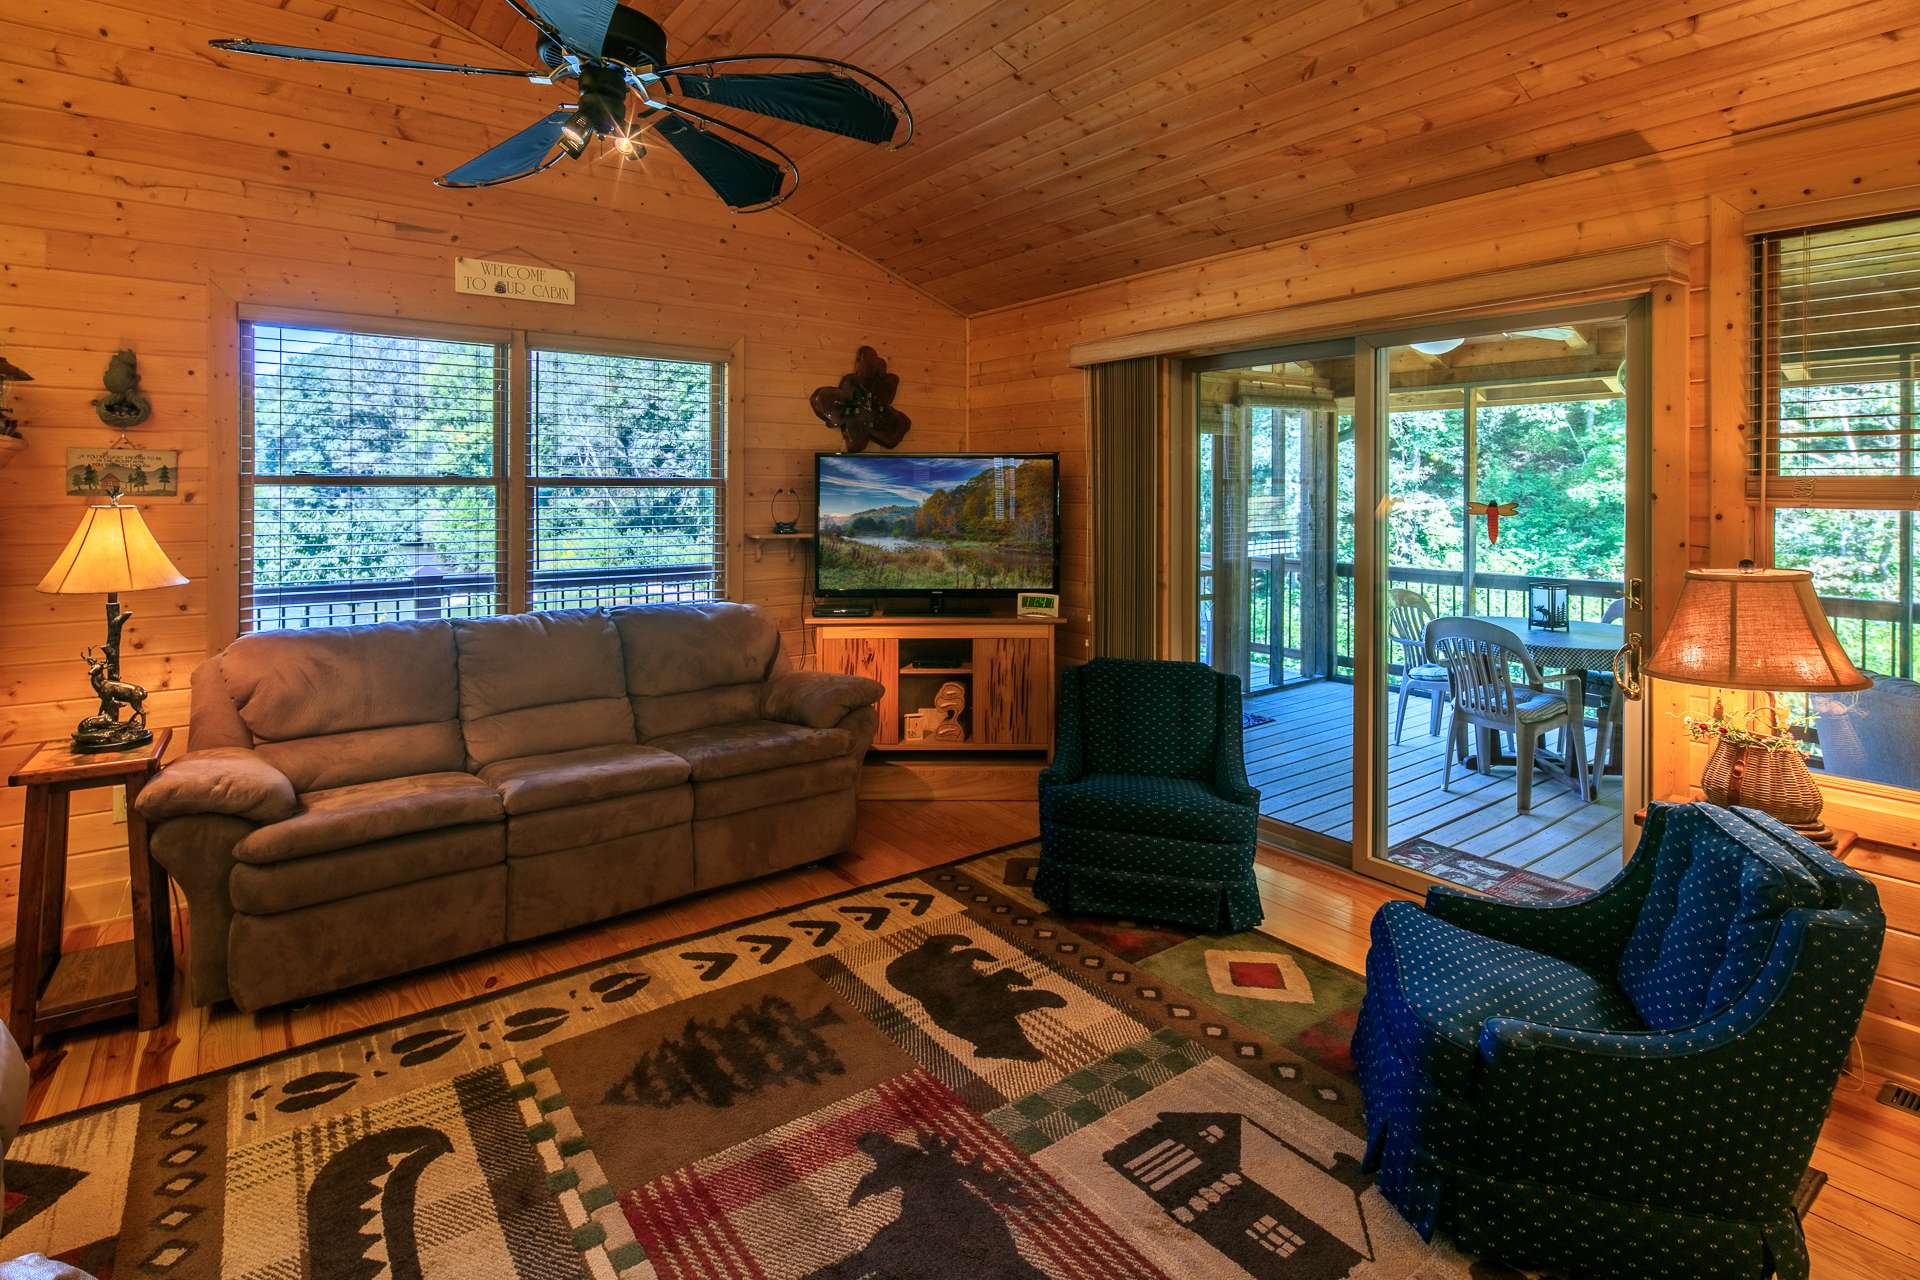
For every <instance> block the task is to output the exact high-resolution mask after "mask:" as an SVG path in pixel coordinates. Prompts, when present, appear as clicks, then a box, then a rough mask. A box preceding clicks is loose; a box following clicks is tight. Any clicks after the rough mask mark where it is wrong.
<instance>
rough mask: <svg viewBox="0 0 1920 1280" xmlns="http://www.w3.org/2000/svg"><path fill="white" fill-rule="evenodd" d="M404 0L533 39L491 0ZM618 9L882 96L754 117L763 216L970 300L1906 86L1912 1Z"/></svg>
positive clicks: (1671, 144) (1683, 141)
mask: <svg viewBox="0 0 1920 1280" xmlns="http://www.w3.org/2000/svg"><path fill="white" fill-rule="evenodd" d="M418 2H419V3H421V4H423V5H426V6H427V7H429V8H432V9H435V10H437V11H438V12H439V13H440V14H441V15H442V16H444V17H446V18H448V19H449V20H451V21H453V22H456V23H458V24H460V25H461V26H463V27H465V28H466V29H468V30H470V31H472V32H473V33H474V34H476V35H478V36H480V37H481V38H483V39H485V40H488V41H490V42H492V43H494V44H497V45H499V46H501V47H502V48H504V49H506V50H507V51H508V52H510V53H513V54H516V55H517V56H520V57H523V58H526V59H528V60H529V61H531V60H532V56H533V42H532V40H531V38H530V36H529V34H528V30H527V28H526V26H525V24H524V23H521V22H520V21H519V20H518V19H517V18H516V17H515V16H514V14H513V13H512V11H511V10H510V9H508V8H507V6H506V4H505V3H504V0H418ZM636 7H640V8H643V9H646V10H647V11H649V12H651V14H652V15H653V16H654V17H655V18H657V19H659V20H660V21H662V22H663V24H664V25H665V26H666V28H667V32H668V35H669V38H670V41H671V50H670V51H671V53H672V54H673V56H674V57H676V58H680V57H683V56H692V55H698V54H719V53H729V52H752V51H760V50H785V51H790V52H803V53H812V54H819V55H825V56H830V57H837V58H845V59H849V60H851V61H854V62H856V63H859V64H860V65H862V66H866V67H868V68H871V69H872V70H874V71H876V72H878V73H879V74H881V75H882V76H884V77H886V78H887V79H888V80H890V81H891V82H892V83H893V84H894V85H895V86H896V87H898V88H899V89H900V90H901V91H902V92H903V93H905V94H906V96H907V98H908V100H909V101H910V102H911V103H912V105H913V109H914V113H915V116H916V118H917V121H918V126H919V132H918V135H917V137H916V138H915V140H914V142H913V144H912V145H911V146H910V147H908V148H906V149H905V150H902V151H900V152H895V153H889V152H883V151H878V150H876V149H874V148H871V147H867V146H864V145H862V144H859V143H855V142H849V141H846V140H843V139H838V138H832V137H827V136H824V135H820V134H815V133H810V132H807V131H805V130H800V129H795V128H787V127H781V128H779V129H777V130H776V131H773V132H771V133H770V136H772V137H773V138H775V140H776V141H778V142H779V143H780V144H781V145H782V146H784V147H786V148H787V149H788V150H789V151H790V152H791V153H792V154H793V155H794V156H795V158H796V159H797V160H799V162H800V167H801V171H802V175H803V181H802V184H801V187H800V190H799V192H798V193H797V194H796V195H795V197H794V198H793V199H792V200H791V201H790V202H789V203H788V205H787V208H788V210H790V211H791V212H793V213H795V214H797V215H798V216H800V217H801V218H803V219H805V220H806V221H808V222H810V223H812V224H813V225H814V226H816V227H818V228H820V229H821V230H822V231H825V232H827V233H828V234H830V235H832V236H834V237H836V238H837V239H839V240H840V241H842V242H843V243H845V244H847V245H849V246H851V247H853V248H855V249H857V250H859V251H860V252H862V253H864V254H866V255H867V256H869V257H871V258H873V259H874V260H876V261H878V262H880V263H882V264H883V265H885V266H887V267H889V268H891V269H892V270H894V271H895V272H897V273H899V274H900V275H901V276H903V277H905V278H906V279H908V280H911V281H913V282H914V283H916V284H918V285H920V286H921V287H923V288H924V289H926V290H927V291H928V292H929V293H931V294H933V295H934V296H935V297H938V298H940V299H942V300H943V301H945V302H947V303H948V304H950V305H951V306H953V307H954V308H956V309H957V310H960V311H962V312H965V313H968V314H973V313H978V312H980V311H984V310H989V309H992V308H994V307H998V306H1003V305H1007V304H1010V303H1015V302H1020V301H1025V300H1029V299H1032V298H1037V297H1042V296H1045V295H1048V294H1051V293H1057V292H1060V291H1063V290H1067V289H1072V288H1076V287H1079V286H1082V285H1089V284H1095V283H1099V282H1102V281H1108V280H1113V279H1117V278H1120V277H1123V276H1127V275H1131V274H1134V273H1136V272H1139V271H1143V270H1148V269H1151V268H1154V267H1160V266H1168V265H1172V264H1175V263H1180V262H1188V261H1193V260H1195V259H1199V258H1204V257H1209V256H1212V255H1214V254H1219V253H1223V252H1227V251H1230V250H1234V249H1239V248H1245V247H1248V246H1252V245H1257V244H1263V243H1266V242H1269V241H1272V240H1278V239H1284V238H1288V237H1292V236H1298V235H1303V234H1309V233H1312V232H1316V231H1321V230H1325V229H1328V228H1332V227H1338V226H1341V225H1343V224H1345V223H1348V222H1353V221H1358V220H1362V219H1366V218H1372V217H1377V216H1380V215H1383V214H1388V213H1393V212H1399V211H1402V210H1407V209H1412V208H1418V207H1421V206H1423V205H1427V204H1433V203H1437V202H1440V201H1444V200H1449V199H1454V198H1457V197H1461V196H1467V195H1472V194H1475V193H1478V192H1483V191H1487V190H1491V189H1495V188H1500V187H1508V186H1515V185H1519V184H1521V183H1525V182H1530V181H1534V180H1536V179H1540V178H1546V177H1551V176H1555V175H1558V174H1563V173H1568V172H1573V171H1577V170H1582V169H1589V168H1593V167H1596V166H1601V165H1606V164H1610V163H1613V162H1616V161H1622V160H1630V159H1633V158H1636V157H1641V156H1646V155H1650V154H1655V153H1659V152H1663V151H1669V150H1672V149H1675V148H1679V147H1684V146H1688V145H1691V144H1696V143H1703V142H1711V141H1713V140H1716V139H1723V138H1727V137H1731V136H1734V135H1738V134H1742V133H1748V132H1751V131H1754V130H1757V129H1764V128H1768V127H1771V126H1776V125H1780V124H1783V123H1787V122H1791V121H1796V120H1802V119H1805V118H1807V117H1810V116H1814V115H1820V114H1824V113H1827V112H1831V111H1835V110H1840V109H1846V108H1850V107H1857V106H1860V105H1863V104H1876V103H1885V102H1887V101H1888V100H1889V99H1893V98H1896V97H1901V96H1904V95H1908V94H1913V93H1916V92H1920V40H1916V39H1914V37H1915V36H1916V35H1920V9H1917V8H1916V6H1915V5H1914V3H1913V0H1869V2H1867V3H1859V2H1857V0H1555V2H1554V3H1546V2H1545V0H1211V2H1210V3H1206V4H1193V3H1170V2H1169V0H926V2H924V3H917V4H916V3H907V2H905V0H650V2H649V0H641V2H640V3H639V4H637V5H636ZM1518 230H1520V229H1519V228H1516V231H1518ZM1420 247H1421V246H1417V245H1410V246H1409V249H1410V250H1413V249H1418V248H1420Z"/></svg>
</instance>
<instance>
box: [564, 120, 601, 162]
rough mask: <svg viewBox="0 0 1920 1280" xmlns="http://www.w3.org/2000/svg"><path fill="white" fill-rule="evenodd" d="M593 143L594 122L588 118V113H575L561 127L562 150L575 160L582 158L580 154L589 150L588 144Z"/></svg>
mask: <svg viewBox="0 0 1920 1280" xmlns="http://www.w3.org/2000/svg"><path fill="white" fill-rule="evenodd" d="M592 141H593V121H591V120H589V119H588V118H587V113H586V112H584V111H576V112H574V113H573V115H572V116H570V117H569V118H568V120H567V122H566V123H565V124H563V125H561V126H560V149H561V150H562V151H564V152H566V153H567V154H568V155H569V156H571V157H573V158H574V159H575V160H578V159H579V158H580V154H581V153H582V152H584V151H585V150H586V149H587V144H588V143H589V142H592Z"/></svg>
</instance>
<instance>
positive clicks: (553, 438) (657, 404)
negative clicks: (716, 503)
mask: <svg viewBox="0 0 1920 1280" xmlns="http://www.w3.org/2000/svg"><path fill="white" fill-rule="evenodd" d="M531 355H532V359H533V372H532V386H533V404H532V421H531V423H530V426H531V429H532V433H533V440H532V465H531V467H530V468H529V469H528V471H529V474H530V475H532V476H534V477H535V478H543V477H545V478H556V479H567V480H585V479H629V480H664V479H672V480H705V479H717V478H718V477H719V474H720V469H721V462H720V454H719V451H718V449H717V448H716V445H717V444H718V441H719V436H718V434H717V432H716V430H715V427H716V424H715V422H714V420H713V411H714V401H715V397H714V389H715V382H716V372H717V371H716V368H715V366H714V365H711V364H708V363H706V362H704V361H686V360H652V359H643V358H640V357H637V356H610V355H595V354H588V353H583V352H577V351H543V350H535V351H533V352H532V353H531Z"/></svg>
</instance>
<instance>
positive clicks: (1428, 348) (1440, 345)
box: [1407, 338, 1466, 356]
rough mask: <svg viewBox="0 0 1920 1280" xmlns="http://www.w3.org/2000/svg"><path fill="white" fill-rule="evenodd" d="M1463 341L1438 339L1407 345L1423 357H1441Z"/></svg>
mask: <svg viewBox="0 0 1920 1280" xmlns="http://www.w3.org/2000/svg"><path fill="white" fill-rule="evenodd" d="M1465 341H1466V339H1465V338H1438V339H1435V340H1434V341H1432V342H1412V343H1408V344H1407V345H1408V346H1411V347H1412V348H1413V349H1414V350H1415V351H1418V352H1419V353H1420V354H1421V355H1423V356H1443V355H1445V354H1447V352H1449V351H1452V350H1453V349H1454V348H1455V347H1458V346H1459V345H1461V344H1462V343H1464V342H1465Z"/></svg>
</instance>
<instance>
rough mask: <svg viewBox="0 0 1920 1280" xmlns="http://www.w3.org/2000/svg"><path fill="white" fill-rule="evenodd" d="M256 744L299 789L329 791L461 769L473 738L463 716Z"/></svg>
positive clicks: (270, 761) (273, 764) (258, 749)
mask: <svg viewBox="0 0 1920 1280" xmlns="http://www.w3.org/2000/svg"><path fill="white" fill-rule="evenodd" d="M254 750H255V751H256V752H258V753H259V756H260V758H261V759H262V760H265V761H266V762H267V763H268V764H270V765H272V766H273V767H274V768H276V769H278V770H279V771H280V772H281V773H284V774H286V775H287V778H288V780H289V781H291V782H292V783H293V784H294V787H295V789H296V790H299V791H327V790H330V789H332V788H334V787H350V786H352V785H353V784H354V783H356V782H373V781H377V780H379V779H381V778H404V777H409V776H412V775H414V774H421V773H447V772H453V773H459V772H463V771H464V770H465V769H466V765H467V744H466V740H465V739H464V738H462V737H461V736H460V722H459V721H458V720H442V721H440V722H439V723H437V724H396V725H392V726H390V727H388V728H385V729H354V730H351V731H349V732H347V733H329V734H319V735H316V736H314V737H311V738H294V739H292V740H291V741H288V742H262V743H261V744H260V745H259V746H257V747H255V748H254Z"/></svg>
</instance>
